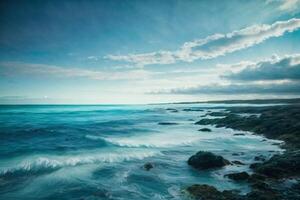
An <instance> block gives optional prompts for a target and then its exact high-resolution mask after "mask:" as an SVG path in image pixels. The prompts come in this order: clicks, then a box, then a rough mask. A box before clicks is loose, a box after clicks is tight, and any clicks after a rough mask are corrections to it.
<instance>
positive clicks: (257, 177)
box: [249, 173, 267, 183]
mask: <svg viewBox="0 0 300 200" xmlns="http://www.w3.org/2000/svg"><path fill="white" fill-rule="evenodd" d="M266 178H267V177H266V176H264V175H262V174H257V173H254V174H252V175H251V176H250V177H249V182H252V183H255V182H259V181H265V180H266Z"/></svg>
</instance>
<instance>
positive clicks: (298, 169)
mask: <svg viewBox="0 0 300 200" xmlns="http://www.w3.org/2000/svg"><path fill="white" fill-rule="evenodd" d="M252 168H253V169H254V171H255V172H257V173H260V174H263V175H266V176H268V177H271V178H283V177H290V176H294V175H299V174H300V152H299V151H288V152H285V153H284V154H282V155H275V156H272V158H271V159H270V160H268V161H265V162H264V163H261V164H256V165H253V166H252Z"/></svg>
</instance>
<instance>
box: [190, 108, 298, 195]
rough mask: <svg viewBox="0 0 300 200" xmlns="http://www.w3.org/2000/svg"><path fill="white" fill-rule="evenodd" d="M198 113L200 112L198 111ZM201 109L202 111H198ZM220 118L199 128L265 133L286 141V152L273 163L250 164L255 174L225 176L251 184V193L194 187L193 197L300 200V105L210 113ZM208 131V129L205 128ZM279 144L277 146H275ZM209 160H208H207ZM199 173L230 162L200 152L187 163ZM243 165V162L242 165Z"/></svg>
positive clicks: (235, 109) (207, 121) (263, 159)
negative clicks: (209, 126)
mask: <svg viewBox="0 0 300 200" xmlns="http://www.w3.org/2000/svg"><path fill="white" fill-rule="evenodd" d="M194 110H197V108H195V109H194ZM198 110H199V109H198ZM207 115H209V116H217V118H205V117H204V118H203V119H201V120H199V121H197V122H195V124H196V125H214V126H216V127H226V128H232V129H235V130H241V131H249V132H253V133H254V134H261V135H264V136H265V137H267V138H269V139H277V140H282V141H284V144H283V145H282V146H281V147H282V148H284V149H285V150H286V151H285V152H284V153H283V154H279V155H274V156H272V157H271V158H270V159H269V160H265V158H260V157H257V158H255V160H256V161H257V162H255V163H252V164H251V165H250V169H251V170H252V173H251V174H249V173H247V172H239V173H232V174H227V175H225V176H226V177H227V178H229V179H231V180H233V181H237V182H241V181H243V182H247V183H249V185H250V186H251V191H250V192H249V193H247V194H245V195H241V194H240V193H239V191H235V190H230V191H218V190H217V189H216V188H215V187H213V186H209V185H205V184H203V185H201V184H194V185H191V186H189V187H187V188H186V191H187V193H188V195H189V196H191V197H192V198H194V199H202V200H231V199H232V200H235V199H237V200H240V199H241V200H242V199H246V200H254V199H255V200H271V199H272V200H277V199H278V200H290V199H293V200H297V199H300V182H299V180H300V105H299V104H289V105H278V106H261V107H231V108H226V109H225V111H218V112H210V113H208V114H207ZM204 130H206V131H207V129H204ZM274 145H277V144H274ZM204 160H205V161H204ZM187 162H188V164H189V165H191V166H192V167H194V168H196V169H197V170H206V169H214V168H220V167H223V166H225V165H228V164H238V163H234V162H230V161H228V160H226V159H225V158H223V157H222V156H221V155H214V154H212V153H210V152H202V151H200V152H198V153H196V154H195V155H193V156H191V157H190V159H189V160H188V161H187ZM240 164H243V163H240Z"/></svg>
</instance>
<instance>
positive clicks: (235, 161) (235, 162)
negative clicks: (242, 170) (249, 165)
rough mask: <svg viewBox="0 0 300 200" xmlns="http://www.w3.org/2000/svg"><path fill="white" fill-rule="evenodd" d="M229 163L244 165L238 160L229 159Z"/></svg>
mask: <svg viewBox="0 0 300 200" xmlns="http://www.w3.org/2000/svg"><path fill="white" fill-rule="evenodd" d="M231 163H233V164H236V165H245V164H244V163H242V162H241V161H239V160H234V161H231Z"/></svg>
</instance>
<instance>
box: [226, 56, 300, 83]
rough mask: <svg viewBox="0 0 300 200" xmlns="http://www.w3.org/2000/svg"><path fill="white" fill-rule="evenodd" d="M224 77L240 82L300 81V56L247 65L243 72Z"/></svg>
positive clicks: (275, 57)
mask: <svg viewBox="0 0 300 200" xmlns="http://www.w3.org/2000/svg"><path fill="white" fill-rule="evenodd" d="M223 77H224V78H226V79H230V80H239V81H260V80H262V81H263V80H285V79H287V80H300V54H294V55H287V56H285V57H283V58H279V57H278V56H273V57H272V58H271V59H268V60H265V61H259V62H257V63H249V64H245V65H244V68H243V69H242V70H240V71H238V72H235V73H229V74H227V75H224V76H223Z"/></svg>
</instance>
